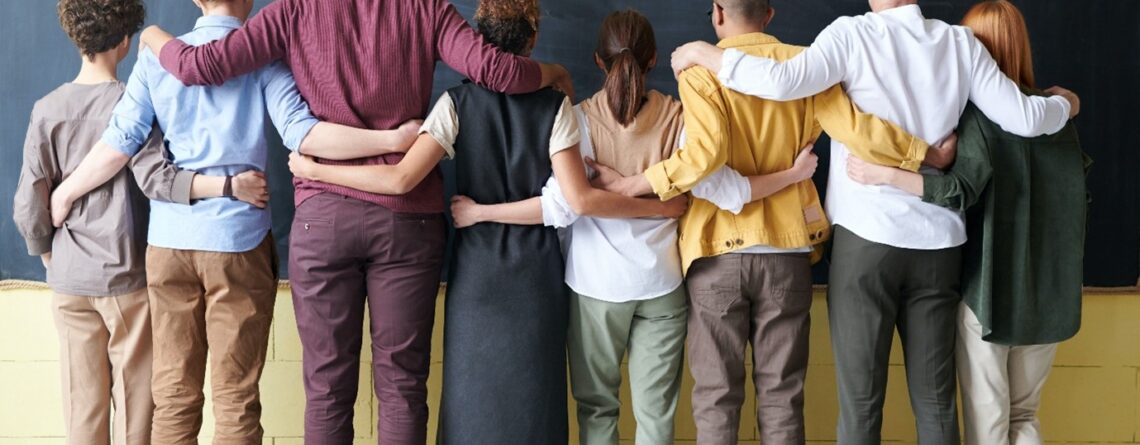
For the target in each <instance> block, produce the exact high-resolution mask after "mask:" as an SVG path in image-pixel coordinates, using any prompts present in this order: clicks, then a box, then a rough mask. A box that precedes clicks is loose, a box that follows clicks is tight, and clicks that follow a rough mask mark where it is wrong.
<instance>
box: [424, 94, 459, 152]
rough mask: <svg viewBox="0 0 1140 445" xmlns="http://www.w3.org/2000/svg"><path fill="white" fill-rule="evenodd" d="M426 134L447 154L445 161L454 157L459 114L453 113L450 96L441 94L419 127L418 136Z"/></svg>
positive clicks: (453, 107)
mask: <svg viewBox="0 0 1140 445" xmlns="http://www.w3.org/2000/svg"><path fill="white" fill-rule="evenodd" d="M424 133H427V134H428V135H429V136H431V138H432V139H435V141H436V142H437V143H439V145H440V146H442V147H443V151H445V152H447V159H452V158H454V157H455V140H456V139H457V138H458V137H459V114H458V113H456V112H455V102H453V101H452V100H451V95H450V94H447V93H443V95H442V96H439V101H437V102H436V103H435V106H434V107H432V109H431V112H430V113H428V117H427V119H424V123H423V125H422V126H420V134H424Z"/></svg>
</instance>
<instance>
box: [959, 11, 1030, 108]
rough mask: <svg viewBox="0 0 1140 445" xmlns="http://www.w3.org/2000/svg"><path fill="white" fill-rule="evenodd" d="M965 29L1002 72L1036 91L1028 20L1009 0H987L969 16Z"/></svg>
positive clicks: (964, 18)
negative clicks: (988, 52) (978, 42)
mask: <svg viewBox="0 0 1140 445" xmlns="http://www.w3.org/2000/svg"><path fill="white" fill-rule="evenodd" d="M962 26H965V27H968V28H970V29H972V30H973V31H974V36H975V37H977V38H978V40H979V41H981V42H982V45H985V46H986V49H988V50H989V51H990V55H992V56H993V58H994V60H995V61H997V64H998V67H999V68H1001V71H1002V72H1003V73H1005V75H1006V76H1009V78H1010V79H1013V81H1014V82H1017V83H1018V84H1019V85H1021V86H1023V87H1028V88H1034V83H1035V81H1034V80H1035V79H1034V77H1033V50H1032V48H1031V47H1030V46H1029V29H1028V28H1027V27H1026V26H1025V17H1024V16H1022V15H1021V11H1020V10H1018V9H1017V7H1016V6H1014V5H1013V3H1010V2H1009V1H1008V0H986V1H983V2H981V3H978V4H977V5H974V7H973V8H970V11H969V12H967V13H966V16H965V17H963V18H962Z"/></svg>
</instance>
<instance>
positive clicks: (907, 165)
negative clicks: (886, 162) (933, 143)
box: [899, 137, 931, 172]
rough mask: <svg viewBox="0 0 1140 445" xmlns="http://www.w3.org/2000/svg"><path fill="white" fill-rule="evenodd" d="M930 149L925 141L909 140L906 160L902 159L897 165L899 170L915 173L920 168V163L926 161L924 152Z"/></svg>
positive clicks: (913, 138)
mask: <svg viewBox="0 0 1140 445" xmlns="http://www.w3.org/2000/svg"><path fill="white" fill-rule="evenodd" d="M930 149H931V147H930V144H927V143H926V141H924V140H922V139H919V138H916V137H912V138H910V147H907V150H906V159H903V161H902V164H899V168H901V169H903V170H908V171H912V172H917V171H918V169H919V168H922V161H925V160H926V152H927V151H928V150H930Z"/></svg>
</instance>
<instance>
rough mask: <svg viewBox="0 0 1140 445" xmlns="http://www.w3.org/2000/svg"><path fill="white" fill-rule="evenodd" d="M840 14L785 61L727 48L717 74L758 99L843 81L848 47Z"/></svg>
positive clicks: (801, 94) (788, 96) (807, 92)
mask: <svg viewBox="0 0 1140 445" xmlns="http://www.w3.org/2000/svg"><path fill="white" fill-rule="evenodd" d="M842 20H843V18H841V19H840V20H837V21H836V22H835V23H832V24H831V26H828V27H827V28H826V29H824V30H823V32H821V33H820V34H819V36H818V37H816V40H815V43H812V45H811V46H810V47H808V48H807V49H805V50H804V51H803V52H802V53H800V54H799V55H797V56H796V57H793V58H791V59H788V60H786V61H784V62H777V61H775V60H772V59H768V58H764V57H757V56H751V55H747V54H744V53H743V52H741V51H740V50H738V49H732V48H730V49H727V50H725V51H724V55H723V56H721V68H720V72H719V73H717V78H718V79H720V82H721V84H722V85H724V86H725V87H727V88H729V89H731V90H733V91H736V92H739V93H743V94H747V95H749V96H756V97H759V98H761V99H768V100H778V101H789V100H797V99H803V98H805V97H810V96H814V95H816V94H819V93H822V92H823V91H825V90H827V89H828V88H831V87H832V86H834V85H835V84H838V83H839V82H841V81H843V77H844V75H845V73H846V69H847V54H848V51H847V48H846V45H844V44H843V41H844V39H843V35H842V30H843V29H844V28H845V25H843V24H842V22H841V21H842Z"/></svg>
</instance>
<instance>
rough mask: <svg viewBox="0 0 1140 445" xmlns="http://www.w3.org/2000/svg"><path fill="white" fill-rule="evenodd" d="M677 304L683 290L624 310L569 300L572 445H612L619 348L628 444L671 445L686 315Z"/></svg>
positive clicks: (574, 296) (615, 439)
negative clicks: (626, 392) (633, 433)
mask: <svg viewBox="0 0 1140 445" xmlns="http://www.w3.org/2000/svg"><path fill="white" fill-rule="evenodd" d="M685 300H686V293H685V288H684V286H682V287H680V288H678V289H677V290H674V291H673V292H671V293H669V294H668V295H665V296H661V297H657V298H654V299H652V300H645V301H631V302H627V303H610V302H606V301H602V300H597V299H594V298H590V297H586V296H582V295H578V294H577V293H571V297H570V338H569V341H568V342H567V349H568V350H569V356H570V388H571V391H572V392H573V393H574V399H575V400H576V401H577V403H578V429H579V443H581V444H582V445H594V444H614V445H616V444H617V443H618V428H617V426H618V412H619V411H620V407H621V402H620V401H619V399H618V389H619V388H620V387H621V360H622V357H623V356H624V355H625V353H626V350H627V349H628V350H629V386H630V390H631V391H630V392H631V393H632V396H633V417H634V418H635V419H636V420H637V441H636V443H637V444H639V445H652V444H672V443H673V414H674V413H675V412H676V410H677V395H678V393H679V392H680V389H681V360H682V358H683V355H684V345H685V329H686V327H685V326H686V324H685V323H686V318H687V314H688V309H687V307H686V301H685Z"/></svg>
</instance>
